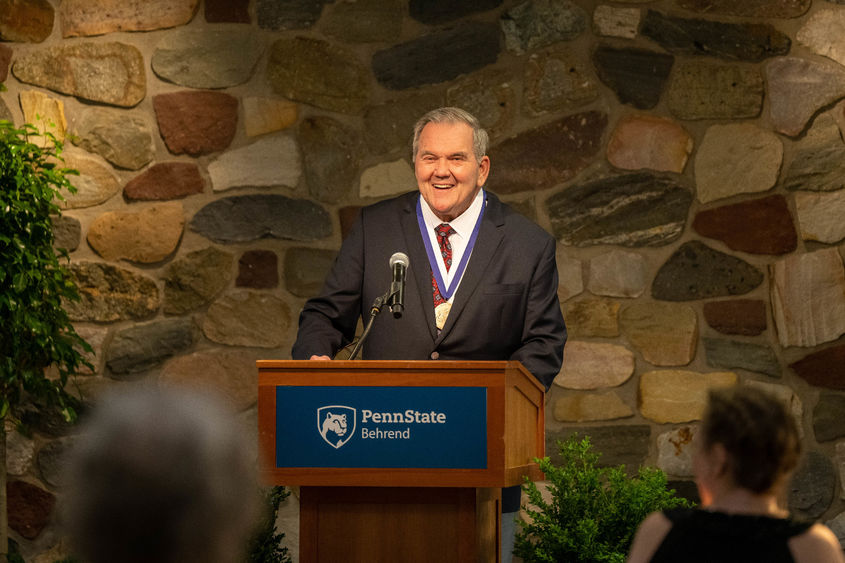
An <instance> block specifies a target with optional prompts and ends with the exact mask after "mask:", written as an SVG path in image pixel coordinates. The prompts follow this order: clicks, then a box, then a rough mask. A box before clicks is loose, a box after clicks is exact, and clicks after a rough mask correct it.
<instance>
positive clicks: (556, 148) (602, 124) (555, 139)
mask: <svg viewBox="0 0 845 563" xmlns="http://www.w3.org/2000/svg"><path fill="white" fill-rule="evenodd" d="M605 128H607V114H605V113H602V112H598V111H588V112H585V113H576V114H574V115H569V116H566V117H564V118H563V119H558V120H557V121H553V122H551V123H547V124H545V125H541V126H540V127H538V128H536V129H531V130H529V131H526V132H524V133H520V134H518V135H516V136H515V137H511V138H509V139H505V140H504V141H502V142H501V143H499V144H498V145H496V146H495V147H493V148H492V149H491V150H490V165H491V171H490V178H489V180H488V182H487V185H488V186H489V188H490V190H491V191H493V192H496V193H498V194H511V193H516V192H523V191H527V190H532V191H540V190H545V189H546V188H551V187H552V186H556V185H558V184H562V183H563V182H566V181H567V180H569V179H571V178H572V177H574V176H575V175H576V174H577V173H578V172H580V171H581V170H583V169H584V168H585V167H586V166H587V165H588V164H590V163H591V162H592V161H593V160H594V159H595V157H596V155H597V154H598V153H599V150H600V149H601V146H602V145H601V139H602V135H603V134H604V130H605ZM538 147H545V149H547V150H538Z"/></svg>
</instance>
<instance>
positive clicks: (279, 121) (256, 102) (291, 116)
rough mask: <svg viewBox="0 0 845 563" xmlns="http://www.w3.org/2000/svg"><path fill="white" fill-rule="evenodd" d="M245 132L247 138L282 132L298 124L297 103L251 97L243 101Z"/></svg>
mask: <svg viewBox="0 0 845 563" xmlns="http://www.w3.org/2000/svg"><path fill="white" fill-rule="evenodd" d="M243 106H244V130H245V131H246V135H247V137H255V136H258V135H263V134H265V133H272V132H274V131H281V130H282V129H287V128H288V127H290V126H291V125H293V124H294V123H296V117H297V114H298V113H299V110H298V107H299V106H297V105H296V104H295V103H293V102H291V101H288V100H283V99H279V98H260V97H257V96H249V97H246V98H244V99H243Z"/></svg>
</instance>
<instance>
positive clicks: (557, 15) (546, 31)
mask: <svg viewBox="0 0 845 563" xmlns="http://www.w3.org/2000/svg"><path fill="white" fill-rule="evenodd" d="M587 21H588V17H587V13H586V12H585V11H584V9H583V8H581V7H580V6H578V5H577V4H575V3H574V2H572V1H571V0H528V1H526V2H523V3H522V4H519V5H517V6H514V7H513V8H511V9H510V10H508V11H507V12H505V13H504V15H502V18H501V25H502V31H504V33H505V46H506V47H507V49H508V51H511V52H513V53H516V54H518V55H521V54H523V53H525V52H527V51H533V50H534V49H539V48H540V47H545V46H546V45H551V44H552V43H557V42H558V41H570V40H572V39H575V38H576V37H578V36H579V35H581V33H582V32H583V31H584V30H586V29H587Z"/></svg>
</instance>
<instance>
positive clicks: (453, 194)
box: [414, 122, 490, 222]
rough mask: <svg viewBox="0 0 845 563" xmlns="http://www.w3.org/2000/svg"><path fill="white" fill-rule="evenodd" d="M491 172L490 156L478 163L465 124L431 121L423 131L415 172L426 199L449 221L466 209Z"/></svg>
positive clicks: (444, 219) (437, 213) (467, 127)
mask: <svg viewBox="0 0 845 563" xmlns="http://www.w3.org/2000/svg"><path fill="white" fill-rule="evenodd" d="M489 172H490V159H489V158H487V157H486V156H485V157H483V158H482V159H481V161H480V162H479V161H478V160H477V159H476V158H475V153H474V152H473V150H472V128H471V127H470V126H469V125H467V124H466V123H461V122H458V123H428V124H427V125H426V126H425V127H424V128H423V130H422V131H421V132H420V138H419V146H418V149H417V154H416V155H415V156H414V173H415V174H416V176H417V186H418V187H419V189H420V194H422V197H423V199H424V200H425V201H426V202H427V203H428V205H429V207H431V209H432V211H434V214H435V215H437V217H439V218H440V219H441V220H442V221H444V222H449V221H451V220H453V219H454V218H455V217H457V216H458V215H460V214H461V213H463V212H464V211H466V210H467V208H468V207H469V205H470V203H472V200H473V198H474V197H475V194H476V193H478V190H479V189H480V188H481V186H483V185H484V182H485V181H487V174H488V173H489Z"/></svg>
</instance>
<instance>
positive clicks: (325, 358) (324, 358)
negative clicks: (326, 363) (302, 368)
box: [308, 356, 331, 360]
mask: <svg viewBox="0 0 845 563" xmlns="http://www.w3.org/2000/svg"><path fill="white" fill-rule="evenodd" d="M308 359H309V360H331V358H330V357H328V356H311V357H310V358H308Z"/></svg>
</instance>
